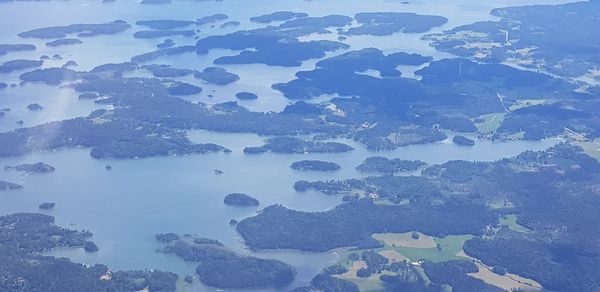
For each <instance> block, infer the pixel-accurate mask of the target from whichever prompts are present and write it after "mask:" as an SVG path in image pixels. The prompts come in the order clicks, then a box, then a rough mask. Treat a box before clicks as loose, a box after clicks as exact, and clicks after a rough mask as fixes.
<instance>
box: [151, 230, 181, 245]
mask: <svg viewBox="0 0 600 292" xmlns="http://www.w3.org/2000/svg"><path fill="white" fill-rule="evenodd" d="M154 238H155V239H156V241H158V242H162V243H169V242H171V241H175V240H178V239H179V235H177V234H175V233H173V232H167V233H158V234H156V235H154Z"/></svg>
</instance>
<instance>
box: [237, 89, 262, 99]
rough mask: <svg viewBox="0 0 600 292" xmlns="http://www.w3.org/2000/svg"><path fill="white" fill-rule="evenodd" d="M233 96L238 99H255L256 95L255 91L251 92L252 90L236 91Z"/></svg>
mask: <svg viewBox="0 0 600 292" xmlns="http://www.w3.org/2000/svg"><path fill="white" fill-rule="evenodd" d="M235 97H236V98H237V99H239V100H253V99H257V98H258V96H257V95H256V93H252V92H245V91H244V92H238V93H236V95H235Z"/></svg>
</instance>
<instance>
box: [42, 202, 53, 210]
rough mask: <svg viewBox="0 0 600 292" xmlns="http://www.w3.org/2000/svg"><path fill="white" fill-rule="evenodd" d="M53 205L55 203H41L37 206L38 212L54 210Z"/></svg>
mask: <svg viewBox="0 0 600 292" xmlns="http://www.w3.org/2000/svg"><path fill="white" fill-rule="evenodd" d="M55 205H56V203H52V202H44V203H41V204H40V205H39V206H38V208H39V209H40V210H50V209H52V208H54V206H55Z"/></svg>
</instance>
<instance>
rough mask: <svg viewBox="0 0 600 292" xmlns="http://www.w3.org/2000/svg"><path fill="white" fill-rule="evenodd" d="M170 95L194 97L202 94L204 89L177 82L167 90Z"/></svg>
mask: <svg viewBox="0 0 600 292" xmlns="http://www.w3.org/2000/svg"><path fill="white" fill-rule="evenodd" d="M167 91H168V92H169V94H170V95H175V96H181V95H194V94H198V93H200V92H202V87H198V86H196V85H193V84H189V83H184V82H177V83H175V84H174V85H172V86H171V87H169V88H167Z"/></svg>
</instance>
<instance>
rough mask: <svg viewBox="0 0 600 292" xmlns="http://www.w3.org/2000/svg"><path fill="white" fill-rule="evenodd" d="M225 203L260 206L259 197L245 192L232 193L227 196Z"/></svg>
mask: <svg viewBox="0 0 600 292" xmlns="http://www.w3.org/2000/svg"><path fill="white" fill-rule="evenodd" d="M223 203H225V204H226V205H230V206H258V205H259V202H258V200H257V199H255V198H253V197H251V196H249V195H247V194H244V193H231V194H229V195H227V196H225V199H223Z"/></svg>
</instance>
